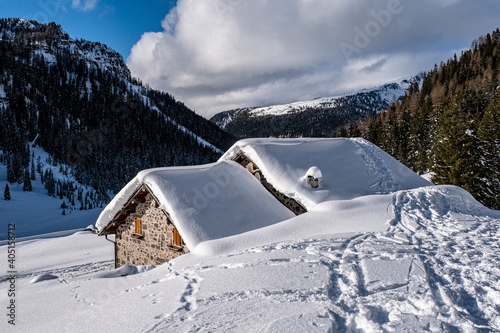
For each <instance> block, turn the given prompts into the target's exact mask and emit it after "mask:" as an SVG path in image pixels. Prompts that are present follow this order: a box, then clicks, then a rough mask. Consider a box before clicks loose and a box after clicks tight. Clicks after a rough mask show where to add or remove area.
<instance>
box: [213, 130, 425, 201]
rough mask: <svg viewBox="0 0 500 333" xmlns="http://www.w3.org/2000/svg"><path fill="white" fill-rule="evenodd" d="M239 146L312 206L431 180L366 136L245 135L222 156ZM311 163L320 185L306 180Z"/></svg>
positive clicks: (275, 181)
mask: <svg viewBox="0 0 500 333" xmlns="http://www.w3.org/2000/svg"><path fill="white" fill-rule="evenodd" d="M239 151H243V152H244V153H245V154H246V155H247V156H248V157H250V158H251V159H252V160H253V161H254V162H255V164H256V165H257V166H258V167H259V168H260V169H261V170H262V172H263V175H264V176H265V177H266V179H267V180H268V181H269V182H270V183H271V184H273V186H274V187H275V188H276V189H277V190H279V191H281V192H283V193H284V194H286V195H288V196H290V197H292V198H294V199H296V200H298V201H300V202H301V203H302V204H303V205H305V206H306V208H307V209H308V210H310V209H311V208H312V207H314V206H315V205H317V204H319V203H321V202H325V201H330V200H349V199H353V198H356V197H360V196H364V195H372V194H387V193H393V192H396V191H399V190H405V189H412V188H417V187H421V186H429V185H432V184H431V183H430V182H428V181H427V180H425V179H423V178H422V177H420V176H418V175H417V174H415V173H414V172H413V171H411V170H410V169H408V168H407V167H406V166H404V165H403V164H401V163H400V162H398V161H397V160H395V159H394V158H393V157H391V156H390V155H389V154H387V153H386V152H384V151H383V150H381V149H380V148H378V147H377V146H375V145H374V144H372V143H370V142H368V141H366V140H364V139H344V138H335V139H312V138H301V139H245V140H240V141H238V142H237V143H235V144H234V145H233V146H232V147H231V148H230V149H229V150H228V151H227V152H226V153H225V154H224V155H223V156H222V157H221V158H220V160H230V159H232V158H234V157H235V156H236V155H237V154H238V152H239ZM312 167H316V168H317V169H318V170H321V171H320V172H321V175H322V180H321V181H320V185H321V186H319V187H318V188H312V187H311V186H308V185H307V184H306V182H304V181H302V180H303V176H304V174H306V171H308V170H311V168H312Z"/></svg>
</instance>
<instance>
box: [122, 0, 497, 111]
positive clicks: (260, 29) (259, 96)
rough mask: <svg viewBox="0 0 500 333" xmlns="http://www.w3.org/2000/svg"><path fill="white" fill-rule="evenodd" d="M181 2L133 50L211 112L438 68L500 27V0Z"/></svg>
mask: <svg viewBox="0 0 500 333" xmlns="http://www.w3.org/2000/svg"><path fill="white" fill-rule="evenodd" d="M481 4H482V6H478V5H477V3H476V2H473V1H470V0H440V1H433V0H422V1H411V0H408V1H404V0H374V1H371V2H370V3H369V5H368V3H367V2H365V1H361V0H357V1H340V0H335V1H332V0H212V1H207V0H179V1H178V3H177V7H176V8H175V9H174V10H172V11H171V12H170V13H169V14H168V15H167V16H166V17H165V19H164V20H163V22H162V27H163V29H164V31H162V32H154V33H153V32H147V33H145V34H144V35H143V36H142V38H141V40H139V41H138V42H137V44H136V45H135V46H134V47H133V48H132V51H131V54H130V57H129V58H128V61H127V62H128V65H129V67H130V69H131V71H132V73H133V75H134V76H137V77H140V78H141V79H142V80H143V81H144V82H148V83H150V84H151V86H152V87H154V88H157V89H162V90H166V91H168V92H170V93H172V94H173V95H174V96H175V97H176V98H178V99H180V100H181V101H183V102H185V103H186V104H187V105H188V106H190V107H192V108H193V109H195V110H197V112H199V113H201V114H203V115H206V116H209V115H212V114H214V113H215V112H218V111H223V110H226V109H230V108H234V107H243V106H256V105H268V104H276V103H285V102H292V101H296V100H302V99H306V98H314V97H319V96H326V95H335V94H339V93H343V92H346V91H348V90H352V89H358V88H364V87H369V86H371V85H376V84H380V83H383V82H386V81H388V80H391V79H394V78H396V77H401V76H404V75H412V74H416V73H418V72H419V71H421V70H430V69H432V67H433V65H434V63H436V62H439V61H441V60H443V61H445V60H446V59H447V58H448V57H449V56H451V55H453V52H456V51H457V50H460V49H461V48H465V47H468V46H469V45H470V43H471V41H472V40H473V39H474V38H476V37H478V36H479V35H480V34H486V33H488V32H491V31H492V30H493V29H495V28H496V24H498V19H497V16H498V15H497V14H498V13H499V12H500V2H498V1H496V0H486V1H483V2H482V3H481Z"/></svg>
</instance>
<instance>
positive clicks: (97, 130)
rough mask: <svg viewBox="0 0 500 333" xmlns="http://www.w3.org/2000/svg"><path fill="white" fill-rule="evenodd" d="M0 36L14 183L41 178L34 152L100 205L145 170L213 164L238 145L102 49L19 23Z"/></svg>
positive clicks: (3, 146)
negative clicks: (62, 168)
mask: <svg viewBox="0 0 500 333" xmlns="http://www.w3.org/2000/svg"><path fill="white" fill-rule="evenodd" d="M0 36H1V40H0V129H1V130H0V150H1V154H0V162H2V163H4V164H7V166H8V178H9V181H10V182H12V183H13V182H19V183H22V182H24V181H25V178H26V175H28V178H29V176H30V173H35V172H36V171H34V170H36V167H35V166H34V165H35V164H36V161H33V157H32V156H31V155H30V147H31V145H33V144H35V145H38V146H40V147H42V148H43V149H44V150H45V151H46V152H48V153H49V154H50V155H52V156H53V159H54V160H53V161H52V163H56V164H57V163H59V164H65V165H68V166H70V167H71V170H72V171H71V172H72V173H74V175H73V176H74V177H75V178H76V180H78V181H79V182H80V183H82V184H87V185H91V186H92V187H93V188H94V189H95V193H96V196H98V197H99V200H98V201H101V202H102V201H106V200H108V198H107V193H109V191H112V192H114V191H117V190H118V189H120V188H121V187H122V186H123V185H124V184H125V183H126V182H127V181H128V180H130V179H131V178H132V177H133V176H134V175H135V174H136V173H137V172H138V171H139V170H141V169H145V168H150V167H158V166H172V165H185V164H200V163H207V162H213V161H215V160H216V159H217V158H218V157H219V156H220V153H221V150H225V149H226V148H228V147H229V146H230V145H231V144H232V142H233V138H232V137H231V136H230V135H229V134H227V133H226V132H224V131H222V130H221V129H219V128H218V127H217V126H216V125H215V124H213V123H211V122H209V121H207V120H206V119H204V118H202V117H201V116H199V115H197V114H195V113H194V112H193V111H191V110H189V109H188V108H187V107H186V106H184V105H183V104H182V103H180V102H178V101H176V100H175V99H174V98H173V97H172V96H171V95H169V94H167V93H164V92H160V91H155V90H151V89H147V88H145V87H144V86H143V85H142V84H141V82H139V81H138V80H136V79H134V78H131V76H130V72H129V70H128V68H127V67H126V65H125V63H124V62H123V59H122V57H121V55H119V54H118V53H116V52H115V51H113V50H111V49H109V48H108V47H107V46H105V45H103V44H100V43H94V42H89V41H85V40H73V39H70V38H69V36H68V35H67V33H65V32H64V31H63V30H62V29H61V27H60V26H59V25H57V24H54V23H51V24H38V23H37V22H35V21H27V20H22V19H21V20H20V19H1V20H0ZM58 190H59V189H58ZM49 192H50V191H49ZM72 195H73V194H71V193H70V194H68V198H69V196H72Z"/></svg>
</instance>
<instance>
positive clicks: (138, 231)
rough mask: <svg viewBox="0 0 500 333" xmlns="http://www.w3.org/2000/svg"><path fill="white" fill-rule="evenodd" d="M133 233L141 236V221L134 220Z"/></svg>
mask: <svg viewBox="0 0 500 333" xmlns="http://www.w3.org/2000/svg"><path fill="white" fill-rule="evenodd" d="M135 233H136V234H138V235H142V221H141V219H135Z"/></svg>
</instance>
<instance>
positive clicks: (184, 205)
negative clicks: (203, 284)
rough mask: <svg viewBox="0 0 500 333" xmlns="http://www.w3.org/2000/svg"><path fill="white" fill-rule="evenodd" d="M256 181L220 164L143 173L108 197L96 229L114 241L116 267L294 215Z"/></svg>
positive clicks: (152, 261) (161, 258)
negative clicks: (110, 199)
mask: <svg viewBox="0 0 500 333" xmlns="http://www.w3.org/2000/svg"><path fill="white" fill-rule="evenodd" d="M255 178H256V177H254V176H253V175H252V174H251V173H249V172H247V171H246V170H245V169H244V168H242V167H241V165H239V164H237V163H235V162H233V161H225V160H224V161H219V162H216V163H212V164H207V165H200V166H187V167H168V168H157V169H150V170H144V171H141V172H140V173H139V174H138V175H137V176H136V177H135V178H134V179H133V180H131V181H130V182H129V184H127V185H126V186H125V187H124V188H123V189H122V190H121V191H120V192H119V193H118V194H117V195H116V196H115V198H113V200H112V201H111V202H110V203H109V204H108V206H107V207H106V208H105V209H104V210H103V212H102V213H101V215H100V216H99V218H98V220H97V222H96V227H97V229H98V233H99V235H101V236H105V237H106V238H107V239H108V240H109V241H111V242H113V243H114V247H115V266H116V267H121V266H123V265H124V264H130V265H159V264H162V263H164V262H167V261H169V260H171V259H173V258H175V257H178V256H180V255H182V254H185V253H188V252H190V251H192V250H193V249H194V248H195V247H196V246H197V245H198V244H199V243H201V242H205V241H210V240H214V239H219V238H223V237H228V236H232V235H237V234H240V233H243V232H247V231H250V230H254V229H258V228H262V227H265V226H268V225H271V224H274V223H278V222H281V221H284V220H287V219H289V218H292V217H293V216H295V215H294V213H292V212H291V211H290V210H289V209H288V208H287V207H285V206H284V205H283V204H282V203H281V202H280V201H278V200H276V199H275V198H274V196H273V195H272V194H271V193H272V192H270V191H268V190H267V189H266V188H264V187H263V186H262V185H261V183H259V182H258V181H256V179H255ZM111 235H114V240H113V239H112V238H108V237H109V236H111Z"/></svg>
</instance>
